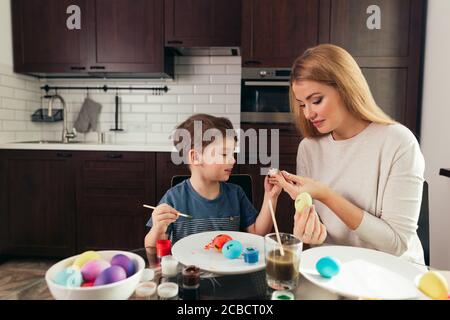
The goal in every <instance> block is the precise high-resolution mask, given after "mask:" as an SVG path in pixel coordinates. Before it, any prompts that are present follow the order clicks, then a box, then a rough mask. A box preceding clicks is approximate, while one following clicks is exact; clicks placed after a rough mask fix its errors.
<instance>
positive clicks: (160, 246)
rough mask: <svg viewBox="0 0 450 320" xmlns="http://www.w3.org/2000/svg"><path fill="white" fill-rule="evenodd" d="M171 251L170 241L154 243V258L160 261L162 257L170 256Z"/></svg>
mask: <svg viewBox="0 0 450 320" xmlns="http://www.w3.org/2000/svg"><path fill="white" fill-rule="evenodd" d="M171 250H172V242H171V241H170V240H158V241H156V257H157V258H158V259H159V260H161V258H162V257H165V256H170V255H171V254H172V253H171Z"/></svg>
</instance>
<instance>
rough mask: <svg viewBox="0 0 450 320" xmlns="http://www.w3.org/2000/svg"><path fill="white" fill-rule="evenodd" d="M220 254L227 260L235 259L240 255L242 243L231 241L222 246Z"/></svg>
mask: <svg viewBox="0 0 450 320" xmlns="http://www.w3.org/2000/svg"><path fill="white" fill-rule="evenodd" d="M222 253H223V255H224V256H225V258H227V259H237V258H239V257H240V256H241V253H242V243H240V242H239V241H237V240H231V241H228V242H227V243H225V244H224V246H223V247H222Z"/></svg>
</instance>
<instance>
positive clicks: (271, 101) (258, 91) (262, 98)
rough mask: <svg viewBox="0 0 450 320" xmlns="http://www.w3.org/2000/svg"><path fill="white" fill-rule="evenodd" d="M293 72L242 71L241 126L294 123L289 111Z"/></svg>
mask: <svg viewBox="0 0 450 320" xmlns="http://www.w3.org/2000/svg"><path fill="white" fill-rule="evenodd" d="M290 74H291V70H290V69H276V68H265V69H257V68H243V69H242V88H241V89H242V90H241V122H242V123H292V122H293V121H292V115H291V113H290V108H289V80H290Z"/></svg>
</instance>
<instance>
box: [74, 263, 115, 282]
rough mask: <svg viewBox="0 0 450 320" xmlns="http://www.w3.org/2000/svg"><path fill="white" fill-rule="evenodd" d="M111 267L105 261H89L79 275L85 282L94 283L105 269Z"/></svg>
mask: <svg viewBox="0 0 450 320" xmlns="http://www.w3.org/2000/svg"><path fill="white" fill-rule="evenodd" d="M109 267H111V264H109V262H107V261H105V260H91V261H88V262H86V263H85V264H84V266H83V267H82V268H81V274H82V275H83V279H84V281H86V282H94V281H95V279H96V278H97V277H98V275H99V274H100V273H101V272H102V271H103V270H105V269H108V268H109Z"/></svg>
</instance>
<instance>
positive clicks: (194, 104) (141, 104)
mask: <svg viewBox="0 0 450 320" xmlns="http://www.w3.org/2000/svg"><path fill="white" fill-rule="evenodd" d="M175 72H176V76H175V79H174V80H167V81H155V80H145V79H127V80H117V79H115V80H113V79H111V80H107V79H106V80H99V79H51V80H36V79H34V78H31V77H27V76H22V75H16V74H14V73H13V72H12V70H11V68H4V67H3V68H2V66H0V137H1V138H0V141H13V140H17V139H19V140H37V139H41V138H42V139H49V140H53V139H59V138H60V137H61V132H62V122H58V123H53V124H47V123H45V124H44V123H33V122H31V121H30V115H31V114H32V113H33V112H34V111H35V110H36V109H38V108H42V107H43V108H46V107H47V106H48V100H47V99H41V97H42V95H44V94H45V92H43V91H41V90H40V87H41V86H44V85H45V84H49V85H51V86H53V85H55V86H68V87H70V86H100V87H101V86H103V85H105V84H106V85H108V86H123V87H128V86H134V87H144V86H145V87H148V86H164V85H167V86H168V88H169V92H168V93H166V94H162V95H152V94H151V93H150V92H148V91H128V90H126V91H122V92H121V94H120V96H121V115H120V123H121V124H120V125H121V127H122V128H124V129H125V132H123V133H111V134H110V136H111V137H112V138H111V139H112V140H114V141H115V142H118V143H139V144H140V143H148V144H162V145H166V146H167V145H172V142H171V140H170V133H171V132H172V131H173V129H174V128H175V127H176V126H177V125H178V124H179V123H180V122H182V121H184V120H186V119H187V118H189V117H190V116H192V115H193V114H195V113H208V114H212V115H216V116H223V117H228V118H229V119H230V120H231V121H232V122H233V125H234V126H235V127H237V126H239V123H240V85H241V57H207V56H202V57H200V56H197V57H186V56H183V57H176V66H175ZM59 94H61V95H62V96H63V98H64V99H65V101H66V103H67V107H68V122H69V123H68V125H69V129H70V128H72V127H73V123H74V121H75V120H76V119H77V117H78V114H79V112H80V110H81V106H82V104H83V101H84V100H85V98H86V92H83V91H71V90H60V91H59ZM90 97H91V99H93V100H94V101H96V102H98V103H100V104H101V105H102V106H103V107H102V111H101V113H100V116H99V123H98V127H97V131H107V132H109V129H111V128H113V127H114V118H115V113H114V112H115V101H114V97H115V92H113V91H109V92H106V93H105V92H103V91H102V90H91V91H90ZM58 107H59V103H55V108H58ZM79 139H80V140H84V141H91V142H97V141H98V134H97V133H96V132H94V133H88V134H80V135H79Z"/></svg>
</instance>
